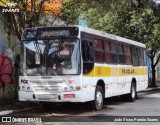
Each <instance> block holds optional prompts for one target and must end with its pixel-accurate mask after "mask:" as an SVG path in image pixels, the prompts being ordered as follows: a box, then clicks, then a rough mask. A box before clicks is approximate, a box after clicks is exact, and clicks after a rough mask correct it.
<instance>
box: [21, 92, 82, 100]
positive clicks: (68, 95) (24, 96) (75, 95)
mask: <svg viewBox="0 0 160 125" xmlns="http://www.w3.org/2000/svg"><path fill="white" fill-rule="evenodd" d="M18 95H19V101H45V102H84V99H83V95H82V92H81V91H73V92H61V93H37V92H26V91H19V92H18Z"/></svg>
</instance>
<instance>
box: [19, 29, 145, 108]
mask: <svg viewBox="0 0 160 125" xmlns="http://www.w3.org/2000/svg"><path fill="white" fill-rule="evenodd" d="M20 67H21V68H20V69H21V75H20V76H19V88H20V89H19V92H18V93H19V100H20V101H39V102H41V103H42V104H45V103H48V102H54V103H58V102H81V103H84V102H89V103H90V104H91V106H92V108H93V109H95V110H101V109H102V107H103V105H104V103H103V102H104V99H105V98H108V97H113V96H120V95H122V96H124V97H125V98H126V99H127V100H129V101H132V102H133V101H134V100H135V99H136V97H137V92H139V91H142V90H145V89H146V88H147V86H148V75H147V65H146V46H145V44H142V43H140V42H136V41H133V40H130V39H126V38H123V37H119V36H116V35H112V34H108V33H105V32H102V31H98V30H95V29H91V28H87V27H82V26H54V27H37V28H29V29H26V30H25V31H24V32H23V35H22V41H21V56H20Z"/></svg>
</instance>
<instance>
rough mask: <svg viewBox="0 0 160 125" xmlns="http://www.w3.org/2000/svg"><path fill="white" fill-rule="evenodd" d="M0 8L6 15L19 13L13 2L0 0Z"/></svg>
mask: <svg viewBox="0 0 160 125" xmlns="http://www.w3.org/2000/svg"><path fill="white" fill-rule="evenodd" d="M0 6H3V7H4V8H2V12H3V13H7V12H13V13H14V12H19V9H18V8H16V6H17V3H15V2H4V0H0Z"/></svg>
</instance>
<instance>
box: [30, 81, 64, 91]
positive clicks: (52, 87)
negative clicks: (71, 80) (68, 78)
mask: <svg viewBox="0 0 160 125" xmlns="http://www.w3.org/2000/svg"><path fill="white" fill-rule="evenodd" d="M30 84H31V86H32V89H33V90H34V91H36V92H46V93H55V92H56V93H57V92H62V87H61V86H62V84H64V82H63V81H62V80H61V81H60V80H59V81H37V80H36V81H33V80H32V81H30Z"/></svg>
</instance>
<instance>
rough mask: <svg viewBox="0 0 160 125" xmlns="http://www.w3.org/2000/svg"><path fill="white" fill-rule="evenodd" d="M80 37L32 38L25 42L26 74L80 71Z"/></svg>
mask: <svg viewBox="0 0 160 125" xmlns="http://www.w3.org/2000/svg"><path fill="white" fill-rule="evenodd" d="M79 44H80V43H79V40H78V39H53V40H34V41H33V40H31V41H24V42H23V47H22V48H23V49H22V52H23V60H22V61H23V62H22V65H23V74H24V75H60V74H62V75H63V74H64V75H65V74H79V73H80V45H79Z"/></svg>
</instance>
